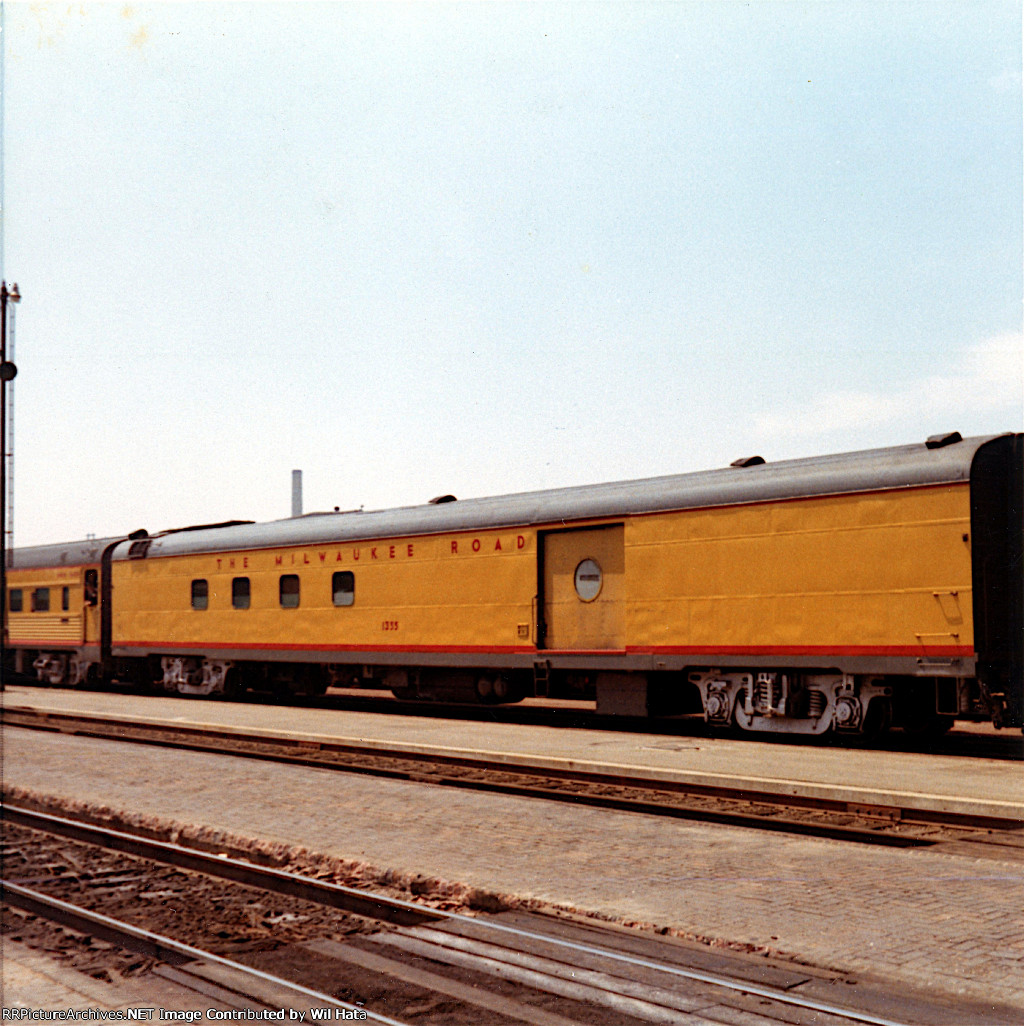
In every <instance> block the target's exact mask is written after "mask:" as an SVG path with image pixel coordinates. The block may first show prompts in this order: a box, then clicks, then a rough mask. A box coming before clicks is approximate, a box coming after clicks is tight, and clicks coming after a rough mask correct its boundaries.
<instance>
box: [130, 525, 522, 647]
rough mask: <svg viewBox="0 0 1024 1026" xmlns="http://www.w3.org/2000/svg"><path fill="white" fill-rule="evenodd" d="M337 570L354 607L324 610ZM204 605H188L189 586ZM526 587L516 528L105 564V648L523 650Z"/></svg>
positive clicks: (328, 606) (330, 602)
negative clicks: (109, 604)
mask: <svg viewBox="0 0 1024 1026" xmlns="http://www.w3.org/2000/svg"><path fill="white" fill-rule="evenodd" d="M337 571H349V572H351V573H352V574H353V575H354V579H355V601H354V603H353V605H351V606H340V607H335V606H334V604H333V600H332V576H333V574H334V573H335V572H337ZM284 574H296V575H298V576H299V578H300V603H299V606H298V608H295V609H284V608H281V605H280V600H279V587H280V583H279V582H280V578H281V576H282V575H284ZM235 577H248V578H249V580H250V588H251V601H250V608H248V609H234V608H232V600H231V595H232V579H233V578H235ZM195 579H205V580H207V581H208V583H209V606H208V608H207V609H205V610H195V609H192V608H191V582H192V581H193V580H195ZM535 592H536V563H535V554H534V548H533V536H532V534H527V533H525V532H490V533H485V532H481V533H478V534H474V535H457V536H454V535H453V536H447V535H446V536H438V537H426V538H411V539H410V538H403V539H400V540H394V541H385V542H383V543H373V544H357V545H352V544H346V545H337V546H318V547H315V548H301V549H286V550H254V551H251V552H239V553H232V554H231V555H230V556H217V555H195V556H180V557H168V558H156V559H143V560H134V561H127V562H117V563H115V564H114V605H113V608H114V619H113V630H114V645H115V646H119V645H120V646H143V647H154V650H157V651H158V650H159V649H160V647H161V646H164V645H169V646H173V647H179V648H180V647H183V646H184V647H187V646H190V645H191V646H195V647H201V648H210V647H222V648H239V647H255V648H260V647H265V648H275V649H290V648H295V649H305V648H312V647H316V648H327V649H331V648H335V649H337V650H338V651H344V650H345V649H347V648H352V649H373V648H386V649H389V650H396V649H403V648H415V649H417V650H432V649H445V650H452V649H455V650H458V649H460V648H476V647H486V648H487V649H489V650H490V649H496V650H502V649H512V648H516V647H523V646H528V644H529V625H530V623H531V620H532V615H533V613H532V597H533V595H534V593H535Z"/></svg>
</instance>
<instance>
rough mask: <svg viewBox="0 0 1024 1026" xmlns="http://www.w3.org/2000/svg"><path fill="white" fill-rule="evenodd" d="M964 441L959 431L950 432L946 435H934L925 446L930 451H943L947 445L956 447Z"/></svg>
mask: <svg viewBox="0 0 1024 1026" xmlns="http://www.w3.org/2000/svg"><path fill="white" fill-rule="evenodd" d="M963 440H964V438H963V435H961V434H960V432H959V431H949V432H947V433H946V434H944V435H932V436H931V438H929V439H928V441H927V442H925V443H924V444H925V445H926V446H927V447H928V448H929V449H941V448H942V447H943V446H945V445H955V444H956V443H957V442H962V441H963Z"/></svg>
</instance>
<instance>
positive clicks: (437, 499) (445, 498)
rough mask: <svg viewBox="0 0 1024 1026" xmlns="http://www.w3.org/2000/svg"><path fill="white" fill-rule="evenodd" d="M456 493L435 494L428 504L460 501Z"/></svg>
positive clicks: (435, 504) (434, 504) (436, 504)
mask: <svg viewBox="0 0 1024 1026" xmlns="http://www.w3.org/2000/svg"><path fill="white" fill-rule="evenodd" d="M458 501H459V500H458V499H456V498H455V496H454V495H435V496H434V497H433V498H432V499H430V500H429V501H428V502H427V505H428V506H440V505H442V504H443V503H446V502H458Z"/></svg>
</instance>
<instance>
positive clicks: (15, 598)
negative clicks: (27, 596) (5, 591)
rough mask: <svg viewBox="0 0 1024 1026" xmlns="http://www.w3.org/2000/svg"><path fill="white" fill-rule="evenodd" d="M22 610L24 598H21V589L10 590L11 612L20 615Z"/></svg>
mask: <svg viewBox="0 0 1024 1026" xmlns="http://www.w3.org/2000/svg"><path fill="white" fill-rule="evenodd" d="M24 608H25V606H24V598H23V596H22V592H21V588H11V606H10V609H11V612H12V613H20V612H21V611H22V610H23V609H24Z"/></svg>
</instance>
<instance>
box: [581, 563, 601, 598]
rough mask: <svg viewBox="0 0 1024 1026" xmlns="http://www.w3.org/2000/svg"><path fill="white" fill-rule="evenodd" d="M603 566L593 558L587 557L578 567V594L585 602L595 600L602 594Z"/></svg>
mask: <svg viewBox="0 0 1024 1026" xmlns="http://www.w3.org/2000/svg"><path fill="white" fill-rule="evenodd" d="M601 581H602V578H601V568H600V567H599V566H598V565H597V563H596V562H595V561H594V560H593V559H585V560H583V562H582V563H580V565H579V566H578V567H576V594H577V595H579V597H580V598H581V599H583V601H584V602H593V601H594V599H596V598H597V596H598V595H600V594H601Z"/></svg>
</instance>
